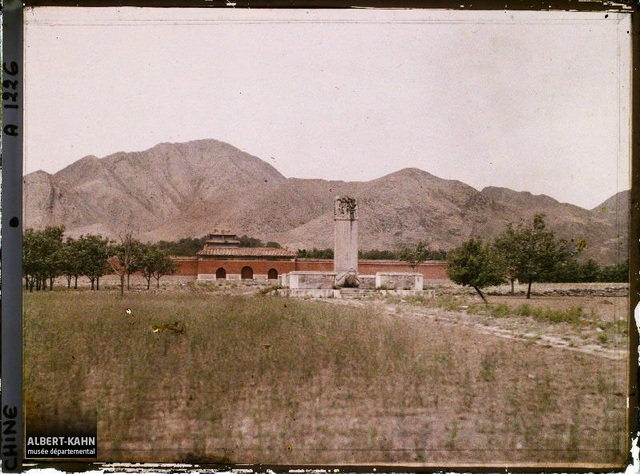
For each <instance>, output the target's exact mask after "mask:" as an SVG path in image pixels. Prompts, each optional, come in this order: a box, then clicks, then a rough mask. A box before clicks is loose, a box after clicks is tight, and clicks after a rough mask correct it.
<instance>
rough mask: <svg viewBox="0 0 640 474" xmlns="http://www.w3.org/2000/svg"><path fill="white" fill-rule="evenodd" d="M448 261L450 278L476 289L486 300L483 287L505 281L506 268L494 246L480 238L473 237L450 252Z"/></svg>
mask: <svg viewBox="0 0 640 474" xmlns="http://www.w3.org/2000/svg"><path fill="white" fill-rule="evenodd" d="M447 262H448V266H447V274H448V275H449V278H451V280H452V281H453V282H455V283H457V284H459V285H462V286H469V287H471V288H473V289H475V290H476V292H477V293H478V294H479V295H480V297H481V298H482V300H483V301H485V302H486V298H485V297H484V295H483V293H482V288H486V287H487V286H493V285H499V284H500V283H502V282H503V281H504V270H503V269H502V267H501V266H500V262H499V260H498V259H497V257H496V255H495V253H494V251H493V248H492V247H491V245H490V244H485V243H484V242H483V241H482V239H480V238H471V239H469V240H467V241H466V242H465V243H463V244H462V246H460V247H459V248H457V249H455V250H453V251H451V252H449V255H448V256H447Z"/></svg>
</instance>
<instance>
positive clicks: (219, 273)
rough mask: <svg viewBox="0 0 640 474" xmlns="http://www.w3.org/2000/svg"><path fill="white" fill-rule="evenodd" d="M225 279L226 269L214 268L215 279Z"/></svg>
mask: <svg viewBox="0 0 640 474" xmlns="http://www.w3.org/2000/svg"><path fill="white" fill-rule="evenodd" d="M226 279H227V271H226V270H225V269H224V268H222V267H220V268H218V269H217V270H216V280H226Z"/></svg>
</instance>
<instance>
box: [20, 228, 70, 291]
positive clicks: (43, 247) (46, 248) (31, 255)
mask: <svg viewBox="0 0 640 474" xmlns="http://www.w3.org/2000/svg"><path fill="white" fill-rule="evenodd" d="M63 236H64V226H48V227H46V228H45V229H44V230H38V231H35V230H33V229H27V230H26V231H25V232H24V236H23V276H24V278H25V287H26V288H27V289H28V290H29V291H33V290H34V288H35V289H36V290H45V289H47V283H48V286H49V289H50V290H53V282H54V280H55V279H56V278H57V277H58V276H60V275H62V272H63V252H62V248H63Z"/></svg>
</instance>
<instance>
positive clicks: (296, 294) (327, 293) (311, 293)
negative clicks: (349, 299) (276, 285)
mask: <svg viewBox="0 0 640 474" xmlns="http://www.w3.org/2000/svg"><path fill="white" fill-rule="evenodd" d="M276 292H277V294H278V295H280V296H288V297H290V298H340V290H334V289H328V288H284V289H280V290H277V291H276Z"/></svg>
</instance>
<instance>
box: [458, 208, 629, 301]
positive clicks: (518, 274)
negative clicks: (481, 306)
mask: <svg viewBox="0 0 640 474" xmlns="http://www.w3.org/2000/svg"><path fill="white" fill-rule="evenodd" d="M586 245H587V242H586V241H585V240H584V239H577V240H566V239H559V238H557V237H556V236H555V234H554V232H553V231H551V230H549V229H548V228H547V226H546V223H545V216H544V215H543V214H537V215H536V216H535V217H534V218H533V221H532V222H531V224H530V225H525V224H518V225H514V224H508V225H507V227H506V228H505V229H504V231H503V232H502V233H501V234H500V235H498V237H496V238H495V239H494V240H493V241H490V242H484V241H483V240H482V239H481V238H480V237H473V238H471V239H469V240H467V241H466V242H464V243H463V244H462V245H461V246H460V247H458V248H457V249H455V250H453V251H451V252H449V254H448V256H447V263H448V265H447V273H448V275H449V278H451V280H452V281H454V282H455V283H458V284H459V285H463V286H469V287H471V288H473V289H475V290H476V292H477V293H478V294H479V295H480V297H481V298H482V299H483V301H485V302H486V298H485V296H484V294H483V293H482V289H484V288H486V287H488V286H493V285H499V284H502V283H505V282H510V283H511V291H512V292H513V288H514V282H515V281H516V280H517V281H519V282H520V283H524V284H526V285H527V293H526V294H527V298H531V287H532V284H533V283H536V282H537V283H540V282H595V281H607V282H625V281H629V276H628V275H629V273H628V272H629V264H628V261H627V262H625V263H621V264H618V265H613V266H609V267H600V266H599V265H598V264H597V262H595V261H594V260H589V261H587V262H584V263H583V262H579V261H578V260H577V257H578V256H579V255H580V253H581V252H582V251H583V250H584V248H585V246H586Z"/></svg>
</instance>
